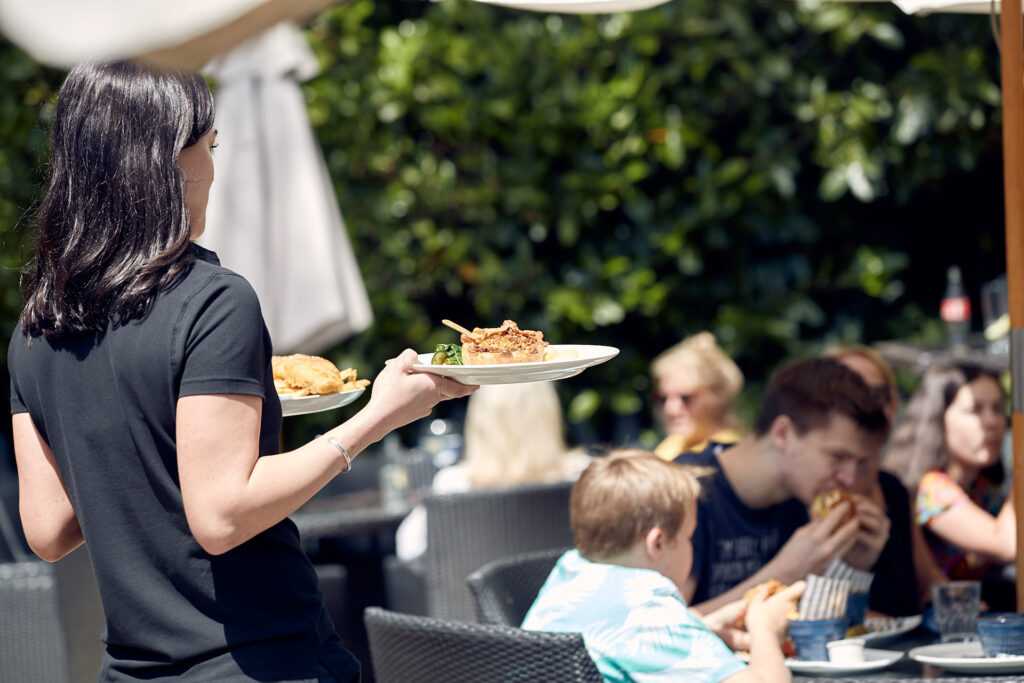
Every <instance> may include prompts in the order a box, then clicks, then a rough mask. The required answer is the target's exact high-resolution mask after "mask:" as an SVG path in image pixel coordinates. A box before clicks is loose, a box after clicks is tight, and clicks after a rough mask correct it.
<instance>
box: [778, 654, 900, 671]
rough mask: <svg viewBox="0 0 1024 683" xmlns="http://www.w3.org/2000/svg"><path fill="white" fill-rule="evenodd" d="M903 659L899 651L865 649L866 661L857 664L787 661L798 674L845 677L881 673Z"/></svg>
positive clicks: (790, 668)
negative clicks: (874, 672) (847, 675)
mask: <svg viewBox="0 0 1024 683" xmlns="http://www.w3.org/2000/svg"><path fill="white" fill-rule="evenodd" d="M902 657H903V653H902V652H899V651H898V650H873V649H871V648H868V647H866V648H864V661H863V662H857V663H856V664H837V663H836V662H806V661H804V660H801V659H792V658H790V659H787V660H786V666H787V667H789V670H790V671H792V672H794V673H798V674H811V675H824V676H843V675H846V674H857V673H867V672H868V671H880V670H882V669H885V668H887V667H890V666H892V665H893V664H895V663H896V662H898V661H899V660H900V659H901V658H902Z"/></svg>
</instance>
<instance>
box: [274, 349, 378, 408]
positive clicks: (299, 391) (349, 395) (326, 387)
mask: <svg viewBox="0 0 1024 683" xmlns="http://www.w3.org/2000/svg"><path fill="white" fill-rule="evenodd" d="M272 364H273V368H274V387H275V388H276V389H277V395H278V397H279V398H280V399H281V414H282V415H283V416H284V417H291V416H293V415H305V414H307V413H319V412H322V411H324V410H334V409H335V408H341V407H342V406H346V405H348V404H349V403H352V402H353V401H355V400H356V399H358V398H359V397H360V396H362V395H363V393H364V392H365V391H366V387H368V386H369V385H370V380H368V379H359V378H358V376H357V372H356V370H355V369H353V368H346V369H344V370H339V369H338V367H337V366H336V365H335V364H334V363H332V362H331V361H329V360H327V359H326V358H321V357H319V356H307V355H305V354H301V353H296V354H292V355H290V356H274V357H273V359H272Z"/></svg>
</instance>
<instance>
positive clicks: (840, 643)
mask: <svg viewBox="0 0 1024 683" xmlns="http://www.w3.org/2000/svg"><path fill="white" fill-rule="evenodd" d="M827 647H828V661H830V662H832V663H834V664H860V663H861V662H863V661H864V641H863V640H852V639H848V640H833V641H832V642H831V643H829V644H828V645H827Z"/></svg>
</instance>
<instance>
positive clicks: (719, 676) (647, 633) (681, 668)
mask: <svg viewBox="0 0 1024 683" xmlns="http://www.w3.org/2000/svg"><path fill="white" fill-rule="evenodd" d="M626 626H627V627H629V633H630V635H631V636H633V638H632V640H633V642H631V643H630V644H629V646H628V648H627V650H628V651H627V652H620V653H618V657H617V660H618V661H617V662H616V663H617V664H618V665H619V666H620V667H622V668H623V669H624V670H626V671H628V673H629V675H630V678H629V679H628V680H636V681H644V683H655V682H657V683H661V682H662V681H663V682H664V683H669V681H692V682H696V683H718V681H724V680H725V679H727V678H729V677H730V676H732V675H734V674H736V673H738V672H740V671H742V670H743V669H744V668H745V667H746V664H744V663H743V662H742V661H741V660H740V659H739V658H738V657H737V656H736V654H735V653H734V652H733V651H732V650H730V649H729V647H728V646H727V645H726V644H725V643H724V642H722V640H721V639H720V638H719V637H718V636H716V635H715V634H714V633H712V632H711V630H710V629H708V627H707V626H706V625H704V623H703V622H701V621H700V620H699V619H697V618H696V617H695V616H694V615H693V614H692V613H691V612H690V611H689V610H688V609H686V606H685V604H683V603H682V601H680V600H679V599H677V598H674V597H669V596H666V595H661V596H658V597H657V598H656V599H655V600H652V601H650V602H648V603H647V604H646V605H644V606H643V607H642V608H638V609H634V610H632V611H631V612H630V614H629V616H628V617H627V624H626Z"/></svg>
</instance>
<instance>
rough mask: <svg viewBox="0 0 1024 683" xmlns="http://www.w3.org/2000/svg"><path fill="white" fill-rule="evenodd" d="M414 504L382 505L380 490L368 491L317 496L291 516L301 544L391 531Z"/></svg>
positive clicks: (405, 502)
mask: <svg viewBox="0 0 1024 683" xmlns="http://www.w3.org/2000/svg"><path fill="white" fill-rule="evenodd" d="M413 504H414V501H404V502H402V503H400V504H397V505H385V504H384V503H383V501H382V500H381V495H380V491H378V490H376V489H370V490H365V491H354V492H351V493H342V494H337V495H333V496H317V497H315V498H313V499H312V500H310V501H309V502H308V503H306V504H305V505H303V506H302V507H301V508H299V510H298V511H296V512H295V513H294V514H293V515H292V521H294V522H295V525H296V526H297V527H298V528H299V533H300V534H301V535H302V538H303V540H304V541H316V540H320V539H323V538H328V537H339V536H353V535H356V534H369V533H376V532H380V531H391V532H393V531H394V530H395V529H397V528H398V525H399V524H401V522H402V520H403V519H405V517H406V515H408V514H409V513H410V512H411V511H412V508H413Z"/></svg>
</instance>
